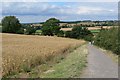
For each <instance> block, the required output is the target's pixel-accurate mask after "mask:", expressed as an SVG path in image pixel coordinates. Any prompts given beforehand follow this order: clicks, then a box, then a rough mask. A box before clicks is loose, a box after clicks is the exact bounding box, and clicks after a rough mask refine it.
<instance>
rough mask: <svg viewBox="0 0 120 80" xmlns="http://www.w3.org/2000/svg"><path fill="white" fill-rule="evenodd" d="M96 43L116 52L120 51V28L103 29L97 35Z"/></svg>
mask: <svg viewBox="0 0 120 80" xmlns="http://www.w3.org/2000/svg"><path fill="white" fill-rule="evenodd" d="M94 44H95V45H97V46H100V47H103V48H105V49H107V50H111V51H113V52H114V53H116V54H119V53H120V42H119V36H118V28H111V29H109V30H102V31H101V32H100V33H98V35H97V36H96V37H95V43H94Z"/></svg>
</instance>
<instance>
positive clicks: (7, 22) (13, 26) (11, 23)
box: [2, 16, 21, 33]
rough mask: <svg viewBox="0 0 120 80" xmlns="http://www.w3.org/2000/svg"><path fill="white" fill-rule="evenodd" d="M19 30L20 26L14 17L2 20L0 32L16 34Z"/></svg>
mask: <svg viewBox="0 0 120 80" xmlns="http://www.w3.org/2000/svg"><path fill="white" fill-rule="evenodd" d="M20 28H21V24H20V22H19V20H18V19H17V18H16V17H15V16H6V17H4V18H3V19H2V32H6V33H16V32H17V31H18V30H20Z"/></svg>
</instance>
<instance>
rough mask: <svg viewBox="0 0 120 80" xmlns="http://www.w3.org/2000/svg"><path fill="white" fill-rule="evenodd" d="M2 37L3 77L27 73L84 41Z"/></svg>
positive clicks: (20, 36)
mask: <svg viewBox="0 0 120 80" xmlns="http://www.w3.org/2000/svg"><path fill="white" fill-rule="evenodd" d="M1 35H2V57H3V59H2V62H3V63H2V65H3V73H2V75H3V76H9V75H14V74H16V73H20V72H23V71H25V72H29V71H30V69H31V68H33V67H35V66H37V65H40V64H44V63H46V62H48V61H50V60H51V59H53V58H54V57H56V56H59V55H64V54H66V51H68V50H70V49H73V48H75V47H78V46H80V45H81V44H83V43H84V42H85V41H83V40H74V39H67V38H60V37H48V36H31V35H29V36H28V35H17V34H1Z"/></svg>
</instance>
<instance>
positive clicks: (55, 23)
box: [42, 18, 60, 36]
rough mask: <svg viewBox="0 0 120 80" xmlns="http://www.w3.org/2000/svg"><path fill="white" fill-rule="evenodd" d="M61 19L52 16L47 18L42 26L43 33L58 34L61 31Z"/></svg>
mask: <svg viewBox="0 0 120 80" xmlns="http://www.w3.org/2000/svg"><path fill="white" fill-rule="evenodd" d="M59 22H60V21H59V20H58V19H55V18H50V19H49V20H47V21H46V22H45V23H44V24H43V27H42V34H43V35H49V36H53V35H57V34H58V33H59V31H60V26H59Z"/></svg>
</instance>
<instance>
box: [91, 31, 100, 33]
mask: <svg viewBox="0 0 120 80" xmlns="http://www.w3.org/2000/svg"><path fill="white" fill-rule="evenodd" d="M90 32H92V33H99V32H100V30H90Z"/></svg>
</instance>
